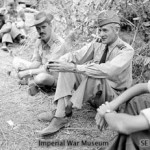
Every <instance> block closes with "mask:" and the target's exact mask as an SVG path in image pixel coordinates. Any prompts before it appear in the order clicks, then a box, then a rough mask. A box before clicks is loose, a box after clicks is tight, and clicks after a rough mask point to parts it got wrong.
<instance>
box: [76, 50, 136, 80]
mask: <svg viewBox="0 0 150 150" xmlns="http://www.w3.org/2000/svg"><path fill="white" fill-rule="evenodd" d="M133 55H134V50H133V49H132V48H131V49H129V48H124V49H122V50H120V51H119V52H118V54H117V55H116V56H115V57H114V58H113V59H112V60H110V61H107V62H106V63H102V64H95V63H91V64H89V65H86V67H84V69H83V67H80V66H78V70H79V71H80V70H82V72H84V74H86V75H88V76H91V77H94V78H109V77H112V76H115V75H118V74H120V73H121V72H122V71H123V70H124V69H125V68H127V67H128V66H129V65H130V64H131V62H132V58H133Z"/></svg>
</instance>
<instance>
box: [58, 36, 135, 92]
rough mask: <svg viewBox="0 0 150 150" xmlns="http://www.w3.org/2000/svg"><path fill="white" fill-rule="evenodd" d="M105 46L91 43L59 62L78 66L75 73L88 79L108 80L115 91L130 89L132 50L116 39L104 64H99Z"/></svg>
mask: <svg viewBox="0 0 150 150" xmlns="http://www.w3.org/2000/svg"><path fill="white" fill-rule="evenodd" d="M105 46H106V45H105V44H102V43H97V42H92V43H89V44H87V45H86V46H84V47H83V48H82V49H80V50H77V51H74V52H73V53H68V54H66V55H64V56H62V57H61V58H60V60H63V61H67V62H73V63H76V64H79V65H77V71H79V72H82V73H83V74H85V75H87V76H89V77H92V78H106V79H108V80H107V81H108V83H109V85H110V86H111V87H112V88H114V89H116V90H124V89H125V88H128V87H130V86H131V85H132V58H133V55H134V49H133V48H132V47H131V46H130V45H129V44H127V43H126V42H124V41H122V40H121V39H120V38H118V39H117V40H116V41H115V42H114V43H113V44H112V45H110V46H109V47H108V49H109V51H108V53H107V57H106V62H105V63H101V64H99V62H100V60H101V57H102V55H103V53H104V50H105Z"/></svg>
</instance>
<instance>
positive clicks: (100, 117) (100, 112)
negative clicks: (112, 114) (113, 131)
mask: <svg viewBox="0 0 150 150" xmlns="http://www.w3.org/2000/svg"><path fill="white" fill-rule="evenodd" d="M108 111H111V110H110V106H109V103H108V102H106V103H105V104H102V105H101V106H100V107H99V108H98V109H97V114H96V117H95V120H96V124H97V126H98V128H99V129H100V131H102V130H103V129H105V128H106V127H107V123H106V121H105V118H104V115H105V113H107V112H108Z"/></svg>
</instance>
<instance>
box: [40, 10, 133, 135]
mask: <svg viewBox="0 0 150 150" xmlns="http://www.w3.org/2000/svg"><path fill="white" fill-rule="evenodd" d="M97 22H98V23H97V28H98V34H99V37H100V38H101V42H100V43H98V42H91V43H89V44H87V45H86V46H85V47H83V48H81V49H80V50H77V51H74V52H70V53H67V54H65V55H64V56H62V57H61V58H60V59H59V61H55V62H54V63H51V64H48V66H47V67H48V68H50V70H53V71H59V72H60V73H59V77H58V82H57V87H56V93H55V96H54V103H55V104H56V105H57V107H56V112H55V114H53V113H47V114H46V113H45V115H44V114H43V115H41V116H40V118H39V119H40V120H43V121H49V122H50V125H49V126H48V127H47V128H45V129H43V130H42V131H38V134H39V135H41V136H44V135H47V134H53V133H55V132H57V131H59V130H60V129H61V128H63V127H64V126H65V124H66V123H67V122H68V118H67V117H68V116H71V114H72V108H79V109H81V108H82V103H83V101H87V100H90V99H95V100H96V101H95V105H96V107H98V106H99V105H101V104H102V103H104V102H105V101H111V100H112V99H114V98H115V97H117V96H118V95H119V94H120V93H121V92H122V91H124V90H125V89H127V88H129V87H130V86H131V84H132V58H133V55H134V50H133V48H132V47H131V46H130V45H129V44H127V43H126V42H124V41H122V40H121V39H120V38H119V36H118V34H119V29H120V19H119V17H118V15H117V14H116V13H115V12H114V11H107V10H105V11H103V12H101V13H100V14H99V15H98V19H97Z"/></svg>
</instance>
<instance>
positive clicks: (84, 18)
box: [38, 0, 150, 82]
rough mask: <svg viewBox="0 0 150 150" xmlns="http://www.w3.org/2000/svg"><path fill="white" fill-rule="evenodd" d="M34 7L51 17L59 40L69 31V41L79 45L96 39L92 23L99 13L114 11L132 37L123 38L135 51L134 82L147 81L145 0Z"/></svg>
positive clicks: (44, 2) (83, 0)
mask: <svg viewBox="0 0 150 150" xmlns="http://www.w3.org/2000/svg"><path fill="white" fill-rule="evenodd" d="M38 4H39V7H38V8H39V10H46V11H48V12H50V13H52V14H53V15H54V16H55V17H54V18H55V19H54V22H53V23H54V27H55V31H56V32H58V33H59V34H60V35H61V36H62V37H66V35H68V34H69V33H70V31H72V33H73V34H72V35H74V36H72V37H73V40H74V41H77V43H79V45H80V44H81V43H82V44H83V43H84V42H85V43H86V42H89V41H91V40H93V38H95V37H97V32H96V28H95V27H94V23H95V20H96V17H97V15H98V14H99V12H100V11H103V10H105V9H113V10H115V11H117V12H118V14H119V15H120V17H121V29H122V31H125V32H128V33H132V34H131V35H132V36H129V35H126V36H127V38H128V42H129V43H130V44H131V45H132V46H133V47H134V49H135V56H134V61H133V77H134V79H135V80H136V82H141V81H142V82H145V81H147V80H148V79H149V78H148V77H147V76H149V74H148V73H149V71H148V70H149V69H150V67H148V64H149V63H150V57H149V56H150V55H149V35H150V30H149V27H150V2H149V0H38ZM139 41H140V42H139ZM147 74H148V75H147Z"/></svg>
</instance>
